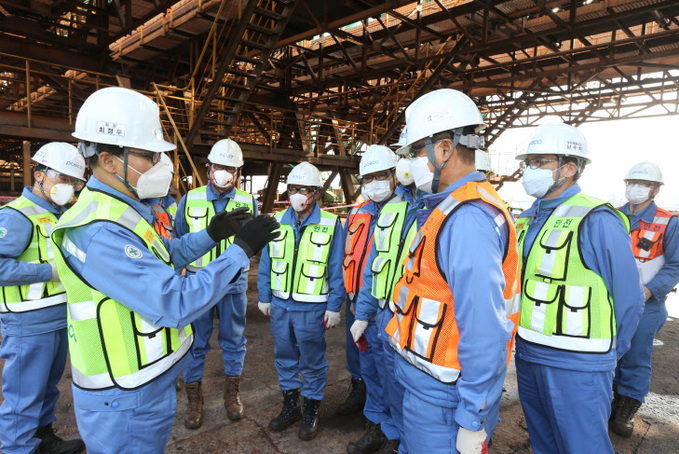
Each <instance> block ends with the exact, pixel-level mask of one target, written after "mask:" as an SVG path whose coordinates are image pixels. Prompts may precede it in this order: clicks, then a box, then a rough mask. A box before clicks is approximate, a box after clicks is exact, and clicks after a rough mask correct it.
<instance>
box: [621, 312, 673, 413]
mask: <svg viewBox="0 0 679 454" xmlns="http://www.w3.org/2000/svg"><path fill="white" fill-rule="evenodd" d="M665 320H667V307H666V306H665V303H657V302H653V303H646V306H644V312H643V314H641V320H639V325H638V326H637V330H636V332H635V333H634V336H633V337H632V344H631V346H630V349H629V350H628V351H627V353H625V355H624V356H623V357H622V358H620V360H619V361H618V367H617V368H616V370H615V379H614V380H613V383H616V384H617V385H618V393H619V394H620V395H622V396H627V397H631V398H632V399H636V400H638V401H639V402H644V401H645V400H646V394H648V391H649V390H650V389H651V353H653V339H654V338H655V336H656V335H657V334H658V333H659V332H660V329H661V328H662V327H663V325H664V324H665Z"/></svg>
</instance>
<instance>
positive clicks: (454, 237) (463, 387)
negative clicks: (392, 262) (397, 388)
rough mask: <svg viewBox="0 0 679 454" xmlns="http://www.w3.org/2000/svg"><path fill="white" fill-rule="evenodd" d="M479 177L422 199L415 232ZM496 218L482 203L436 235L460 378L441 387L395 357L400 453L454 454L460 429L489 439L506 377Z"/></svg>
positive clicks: (506, 330) (500, 231)
mask: <svg viewBox="0 0 679 454" xmlns="http://www.w3.org/2000/svg"><path fill="white" fill-rule="evenodd" d="M485 180H486V177H485V175H484V174H482V173H480V172H476V171H474V172H471V173H469V174H467V175H466V176H465V177H464V178H462V179H460V180H458V181H456V182H455V183H453V184H452V185H450V186H449V187H447V188H446V189H445V191H443V192H441V193H438V194H428V195H425V196H424V199H423V200H424V205H425V208H423V209H421V210H419V211H418V212H417V225H418V227H419V228H421V227H422V225H423V224H424V222H425V221H426V220H427V218H428V217H429V215H430V214H431V213H432V211H433V209H434V208H435V207H436V206H437V205H439V204H440V203H441V202H442V201H444V200H445V199H446V198H447V197H449V196H450V194H451V192H453V191H455V190H456V189H459V188H460V187H462V186H463V185H464V184H466V183H468V182H472V181H478V182H482V181H485ZM499 214H500V211H499V210H498V209H497V208H495V207H493V206H492V205H489V204H487V203H485V202H483V201H473V202H468V203H465V204H463V205H461V206H460V207H459V208H458V209H457V210H456V211H455V212H454V213H453V214H452V216H450V217H449V218H448V220H447V222H446V223H445V224H443V226H442V230H441V232H440V233H439V235H440V239H439V244H441V245H446V247H440V248H439V250H438V251H437V257H438V261H439V265H440V267H441V269H442V271H443V273H444V276H445V278H446V280H447V281H448V283H449V287H450V289H451V291H452V293H453V298H454V300H455V319H456V322H457V326H458V327H460V340H459V343H458V361H459V363H460V367H461V371H462V373H461V375H460V378H459V379H458V380H457V382H456V383H455V384H444V383H441V382H440V381H438V380H436V379H435V378H433V377H431V376H430V375H428V374H426V373H424V372H422V371H421V370H419V369H417V368H416V367H415V366H412V365H411V364H410V363H408V362H407V361H406V360H405V359H403V358H402V357H401V356H400V355H398V354H397V355H396V364H395V367H394V368H395V374H396V378H397V379H398V380H399V381H400V382H401V384H402V385H403V386H404V387H405V394H404V396H403V426H404V427H405V430H404V432H403V434H404V438H403V439H402V440H401V446H404V449H405V451H406V452H410V453H419V452H422V448H423V447H426V452H427V453H428V454H443V453H457V450H456V449H455V443H456V440H457V432H458V429H459V428H460V427H464V428H465V429H468V430H471V431H478V430H480V429H482V428H485V430H486V433H487V434H488V437H490V436H491V435H492V433H493V430H494V429H495V426H496V425H497V423H498V420H499V416H498V415H499V410H500V397H501V395H502V384H503V383H504V378H505V373H506V371H507V341H508V340H509V339H510V338H511V332H512V323H511V322H510V321H509V319H507V316H506V308H505V299H504V296H503V290H504V286H505V282H504V280H505V278H504V274H503V272H502V260H503V258H504V252H505V248H506V246H507V241H508V227H507V225H506V224H505V225H503V226H500V227H498V226H497V224H496V223H495V220H494V219H495V218H496V217H497V216H498V215H499Z"/></svg>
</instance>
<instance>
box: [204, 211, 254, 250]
mask: <svg viewBox="0 0 679 454" xmlns="http://www.w3.org/2000/svg"><path fill="white" fill-rule="evenodd" d="M248 217H250V213H248V207H240V208H236V209H235V210H233V211H229V212H226V211H222V212H221V213H218V214H216V215H215V216H214V217H213V218H212V220H210V224H209V225H208V226H207V229H206V230H207V234H208V235H210V238H212V240H213V241H215V242H218V241H221V240H225V239H227V238H228V237H230V236H232V235H235V234H236V232H237V231H238V229H239V228H240V226H241V222H242V221H244V220H245V219H247V218H248Z"/></svg>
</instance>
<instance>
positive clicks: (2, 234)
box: [0, 227, 7, 238]
mask: <svg viewBox="0 0 679 454" xmlns="http://www.w3.org/2000/svg"><path fill="white" fill-rule="evenodd" d="M6 236H7V229H6V228H4V227H0V238H4V237H6Z"/></svg>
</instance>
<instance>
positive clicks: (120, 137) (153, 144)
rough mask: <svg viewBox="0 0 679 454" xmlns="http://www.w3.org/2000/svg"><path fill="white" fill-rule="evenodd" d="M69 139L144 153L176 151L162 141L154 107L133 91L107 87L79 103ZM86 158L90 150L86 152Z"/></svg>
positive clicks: (171, 145) (156, 107)
mask: <svg viewBox="0 0 679 454" xmlns="http://www.w3.org/2000/svg"><path fill="white" fill-rule="evenodd" d="M73 137H75V138H77V139H80V140H83V141H85V142H91V143H100V144H106V145H118V146H120V147H130V148H138V149H140V150H146V151H154V152H161V151H170V150H174V149H175V148H177V147H176V146H175V145H173V144H171V143H170V142H166V141H165V140H164V139H163V128H162V126H161V125H160V115H159V111H158V105H157V104H156V103H155V102H153V101H152V100H151V99H149V98H148V97H146V96H144V95H142V94H141V93H138V92H136V91H134V90H130V89H128V88H121V87H107V88H102V89H101V90H97V91H95V92H94V93H92V94H91V95H90V96H89V97H88V98H87V99H86V100H85V102H84V103H83V105H82V107H80V110H79V111H78V116H77V117H76V120H75V132H73ZM86 153H87V155H86V156H85V157H90V156H92V155H93V154H94V150H93V149H89V148H87V149H86Z"/></svg>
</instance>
